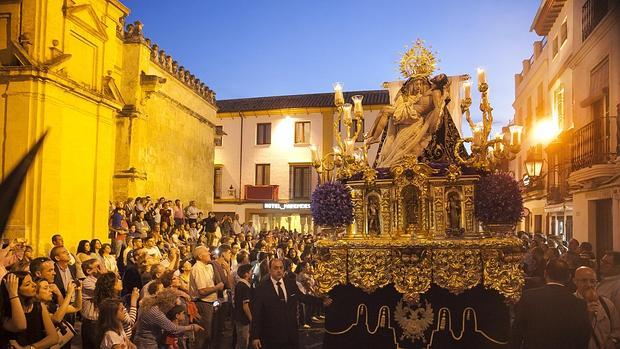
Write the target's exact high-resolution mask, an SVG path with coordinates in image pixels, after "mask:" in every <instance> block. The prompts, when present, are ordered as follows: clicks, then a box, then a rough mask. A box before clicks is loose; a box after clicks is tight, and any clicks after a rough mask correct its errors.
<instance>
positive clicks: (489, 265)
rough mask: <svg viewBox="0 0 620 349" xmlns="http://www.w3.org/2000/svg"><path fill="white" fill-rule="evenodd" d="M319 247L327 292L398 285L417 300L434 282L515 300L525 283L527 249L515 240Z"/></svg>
mask: <svg viewBox="0 0 620 349" xmlns="http://www.w3.org/2000/svg"><path fill="white" fill-rule="evenodd" d="M317 247H318V250H319V257H318V260H319V261H318V269H317V281H318V282H319V289H320V291H321V292H323V293H326V292H328V291H329V290H331V289H332V288H333V287H335V286H336V285H339V284H342V285H344V284H346V283H351V284H353V285H354V286H356V287H359V288H361V289H363V290H364V291H365V292H369V293H370V292H373V291H375V290H376V289H378V288H380V287H383V286H385V285H387V284H389V283H393V284H394V287H395V288H396V290H398V291H399V292H401V293H403V295H404V296H405V297H406V298H407V299H416V298H417V296H418V295H419V294H421V293H424V292H426V291H427V290H428V289H429V288H430V285H431V282H434V283H435V284H437V285H438V286H440V287H443V288H445V289H447V290H448V291H450V292H451V293H454V294H460V293H462V292H463V291H465V290H468V289H471V288H473V287H475V286H476V285H478V284H480V283H483V285H484V287H485V288H488V289H493V290H497V291H498V292H499V293H500V294H502V295H503V296H505V297H506V298H507V299H508V300H509V301H511V302H512V301H516V300H518V298H519V297H520V294H521V288H522V287H523V284H524V282H525V279H524V274H523V271H522V269H521V249H522V245H521V241H520V240H519V239H517V238H515V237H510V238H489V239H471V240H468V239H451V240H433V239H416V240H411V239H409V238H404V237H403V238H392V239H349V240H337V241H332V240H321V241H319V242H318V243H317ZM347 275H348V279H347ZM483 276H484V282H483Z"/></svg>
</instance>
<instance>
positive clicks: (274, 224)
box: [245, 202, 314, 233]
mask: <svg viewBox="0 0 620 349" xmlns="http://www.w3.org/2000/svg"><path fill="white" fill-rule="evenodd" d="M253 206H254V205H253ZM245 217H246V220H248V221H252V222H253V224H254V226H255V227H256V228H257V230H262V231H266V230H272V229H279V228H282V227H284V228H285V229H288V230H297V231H298V232H300V233H312V232H313V231H314V224H313V222H312V215H311V212H310V203H309V202H295V203H292V202H287V203H279V202H266V203H263V204H261V206H260V207H246V208H245ZM258 228H260V229H258Z"/></svg>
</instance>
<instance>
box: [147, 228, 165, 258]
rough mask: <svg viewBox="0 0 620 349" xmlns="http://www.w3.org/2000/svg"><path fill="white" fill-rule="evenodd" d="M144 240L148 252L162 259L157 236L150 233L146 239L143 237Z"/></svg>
mask: <svg viewBox="0 0 620 349" xmlns="http://www.w3.org/2000/svg"><path fill="white" fill-rule="evenodd" d="M143 242H144V247H145V248H146V254H147V255H148V256H151V257H155V258H157V260H158V261H161V257H162V256H161V251H160V250H159V247H157V246H156V245H155V237H153V235H150V234H149V235H148V236H147V237H146V239H143Z"/></svg>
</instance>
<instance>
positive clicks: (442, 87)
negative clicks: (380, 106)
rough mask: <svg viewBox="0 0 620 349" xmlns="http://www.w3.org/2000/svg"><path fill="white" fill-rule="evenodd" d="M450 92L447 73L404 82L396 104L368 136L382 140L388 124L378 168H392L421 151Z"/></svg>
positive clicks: (383, 114) (370, 139)
mask: <svg viewBox="0 0 620 349" xmlns="http://www.w3.org/2000/svg"><path fill="white" fill-rule="evenodd" d="M447 91H448V78H447V76H446V75H445V74H440V75H437V76H436V77H434V78H433V79H430V80H429V79H428V78H427V77H425V76H415V77H411V78H409V79H408V80H407V81H406V82H405V83H404V84H403V86H402V87H401V89H400V91H399V92H398V94H397V95H396V100H395V103H394V105H393V106H390V107H388V108H386V109H384V110H382V111H381V113H380V114H379V116H378V117H377V119H376V120H375V123H374V124H373V126H372V128H371V131H370V132H369V133H368V135H367V138H366V141H367V142H368V143H369V144H372V143H376V142H378V141H379V140H380V138H381V134H382V133H383V130H384V129H385V127H387V135H386V138H385V140H384V142H383V144H382V145H381V148H380V152H379V153H378V154H377V157H378V158H377V161H376V164H377V167H392V166H395V165H398V164H399V163H401V162H402V161H403V160H404V159H405V157H411V156H413V157H417V156H418V155H420V154H421V152H422V151H423V150H424V148H426V146H427V145H428V143H429V142H430V140H431V138H432V136H433V134H434V133H435V131H436V130H437V128H438V127H439V125H440V123H441V119H442V117H443V110H444V106H445V103H446V99H447V98H448V94H447Z"/></svg>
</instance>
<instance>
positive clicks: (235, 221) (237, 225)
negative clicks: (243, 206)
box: [232, 213, 241, 235]
mask: <svg viewBox="0 0 620 349" xmlns="http://www.w3.org/2000/svg"><path fill="white" fill-rule="evenodd" d="M232 227H233V231H234V232H235V235H238V234H241V223H239V215H238V214H236V213H235V218H234V219H233V222H232Z"/></svg>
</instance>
